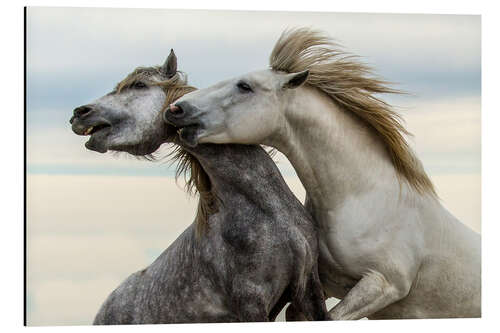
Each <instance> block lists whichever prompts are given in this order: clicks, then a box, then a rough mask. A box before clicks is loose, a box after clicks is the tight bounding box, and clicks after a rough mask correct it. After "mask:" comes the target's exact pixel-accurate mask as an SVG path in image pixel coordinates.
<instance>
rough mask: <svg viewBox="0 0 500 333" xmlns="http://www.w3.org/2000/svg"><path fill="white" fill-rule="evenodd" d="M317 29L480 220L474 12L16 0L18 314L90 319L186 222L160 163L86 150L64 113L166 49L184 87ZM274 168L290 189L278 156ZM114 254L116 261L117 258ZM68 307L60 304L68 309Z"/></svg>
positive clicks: (445, 190)
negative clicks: (23, 181) (22, 176)
mask: <svg viewBox="0 0 500 333" xmlns="http://www.w3.org/2000/svg"><path fill="white" fill-rule="evenodd" d="M295 26H310V27H313V28H316V29H320V30H323V31H325V32H326V33H328V34H329V35H330V36H332V37H333V38H335V39H336V40H337V41H339V42H340V43H341V44H342V45H343V46H344V47H345V49H346V50H348V51H350V52H352V53H353V54H356V55H359V56H361V57H362V58H361V59H362V60H363V61H364V62H366V63H368V64H370V65H372V67H374V68H375V69H376V72H377V73H378V74H380V75H381V76H382V77H384V78H385V79H387V80H388V81H391V82H395V83H397V85H396V87H397V88H400V89H403V90H405V91H407V92H408V93H409V94H408V95H404V96H398V97H393V96H391V97H390V98H386V100H387V101H389V102H391V103H393V104H395V105H397V107H398V109H397V110H398V111H399V112H400V113H401V114H402V115H403V116H404V119H405V120H406V125H407V128H408V129H409V130H410V131H411V132H412V133H413V134H414V137H412V138H411V139H410V143H411V145H412V146H413V147H414V149H415V151H416V152H417V155H418V156H419V157H420V158H421V160H422V162H423V164H424V167H425V169H426V171H427V172H428V173H429V175H430V177H431V179H432V180H433V181H434V183H435V185H436V188H437V191H438V194H439V195H440V197H441V199H442V202H443V204H444V205H445V207H447V208H448V209H449V210H450V211H451V212H452V213H453V214H455V215H456V216H457V217H458V218H459V219H461V220H462V221H463V222H464V223H465V224H467V225H468V226H470V227H471V228H472V229H474V230H476V231H478V232H480V230H481V215H480V212H481V210H480V207H481V187H480V184H481V18H480V16H477V15H423V14H419V15H417V14H405V15H402V14H347V13H344V14H339V13H324V12H323V13H300V12H258V11H253V12H250V11H246V12H245V11H238V12H237V11H202V10H197V11H194V10H165V9H147V10H146V9H144V10H141V9H103V8H100V9H92V8H35V7H31V8H28V13H27V47H26V52H27V105H26V112H27V113H26V116H27V161H26V162H27V202H26V205H27V215H26V216H27V226H28V230H27V231H28V237H27V250H28V271H27V273H28V274H27V278H28V283H27V288H28V324H30V325H80V324H90V323H91V322H92V320H93V316H94V315H95V313H96V312H97V310H98V307H99V306H100V304H101V303H102V302H103V301H104V299H105V298H106V296H107V295H108V294H109V293H110V292H111V291H112V290H113V289H114V288H115V287H116V286H118V284H119V283H120V282H121V281H122V280H123V279H125V278H126V277H127V276H128V275H129V274H131V273H133V272H135V271H137V270H139V269H142V268H144V267H145V266H147V265H148V264H149V263H151V262H152V260H154V259H155V258H156V257H157V256H158V255H159V254H160V253H161V251H162V250H164V249H165V248H166V247H167V246H168V245H169V244H170V243H171V242H172V240H174V239H175V238H176V237H177V235H179V234H180V232H181V231H183V230H184V229H185V228H186V227H187V226H188V225H189V224H190V223H191V221H192V219H193V216H194V213H195V206H196V198H190V197H189V196H188V195H187V194H185V193H184V191H183V189H182V185H183V184H182V180H180V181H179V183H178V184H176V183H175V181H174V179H173V167H172V166H169V164H168V163H166V162H156V163H152V162H146V161H138V160H137V159H135V158H133V157H130V156H127V155H125V154H120V155H118V156H116V155H113V154H98V153H96V152H91V151H88V150H86V149H85V148H84V146H83V144H84V142H85V140H86V139H85V138H82V137H78V136H76V135H74V134H73V133H72V131H71V128H70V125H69V122H68V121H69V118H70V116H71V113H72V110H73V109H74V108H75V107H77V106H79V105H82V104H86V103H89V102H91V101H92V100H94V99H96V98H97V97H99V96H102V95H104V94H106V93H107V92H109V91H111V89H112V88H113V87H114V85H115V84H116V83H117V82H118V81H120V80H121V79H122V78H123V77H125V76H126V74H128V73H129V72H130V71H132V70H133V69H134V68H135V67H137V66H151V65H158V64H161V63H163V61H164V60H165V58H166V56H167V55H168V52H169V51H170V48H174V50H175V52H176V54H177V57H178V66H179V69H180V70H182V71H184V72H185V73H187V75H188V78H189V82H190V84H192V85H194V86H196V87H200V88H202V87H207V86H209V85H211V84H213V83H216V82H218V81H220V80H223V79H226V78H229V77H232V76H235V75H238V74H242V73H245V72H249V71H252V70H256V69H261V68H266V67H267V66H268V56H269V53H270V52H271V49H272V47H273V45H274V43H275V41H276V40H277V38H278V37H279V35H280V34H281V32H282V31H283V30H284V29H285V28H288V27H295ZM278 160H279V163H278V166H279V167H280V170H281V171H282V173H283V175H284V176H285V179H286V181H287V183H288V184H289V186H290V187H291V188H292V190H293V191H294V193H296V195H297V197H299V199H301V200H302V199H303V198H304V190H303V188H302V186H301V185H300V182H299V181H298V179H297V177H296V175H295V173H294V171H293V168H292V167H291V166H290V164H289V163H288V161H286V158H284V157H283V156H281V155H280V156H278ZM125 258H126V259H125ZM69 305H71V306H69Z"/></svg>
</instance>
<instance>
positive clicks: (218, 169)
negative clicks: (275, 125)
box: [186, 144, 292, 207]
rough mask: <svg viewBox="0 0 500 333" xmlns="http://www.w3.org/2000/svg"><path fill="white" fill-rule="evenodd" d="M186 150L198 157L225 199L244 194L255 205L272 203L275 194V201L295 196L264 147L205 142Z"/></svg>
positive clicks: (213, 188)
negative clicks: (271, 198) (287, 196)
mask: <svg viewBox="0 0 500 333" xmlns="http://www.w3.org/2000/svg"><path fill="white" fill-rule="evenodd" d="M186 150H188V151H189V152H190V153H191V154H193V155H194V156H195V157H196V158H197V159H198V161H199V162H200V164H201V166H202V167H203V170H204V171H205V172H206V173H207V175H208V177H209V178H210V182H211V191H212V193H213V194H214V195H215V197H216V198H218V199H220V200H221V201H222V202H233V201H235V200H240V199H241V197H242V196H243V197H246V198H249V199H250V201H252V202H253V203H254V204H257V205H262V206H268V204H270V203H271V202H268V201H272V200H269V198H270V197H271V196H273V194H275V196H274V199H273V200H274V201H279V199H280V198H281V197H282V196H283V195H286V194H288V195H292V194H291V192H290V190H289V189H288V187H287V186H286V184H285V182H284V180H283V178H282V177H281V174H280V173H279V171H278V169H277V167H276V165H275V163H274V162H273V161H272V159H271V157H270V156H269V155H268V154H267V153H266V152H265V151H264V149H262V148H261V147H260V146H250V145H232V144H224V145H217V144H201V145H198V146H197V147H195V148H188V147H186ZM265 198H267V199H265ZM266 200H267V201H266ZM225 206H226V207H230V205H225Z"/></svg>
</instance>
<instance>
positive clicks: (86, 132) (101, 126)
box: [83, 124, 111, 135]
mask: <svg viewBox="0 0 500 333" xmlns="http://www.w3.org/2000/svg"><path fill="white" fill-rule="evenodd" d="M110 127H111V125H109V124H99V125H95V126H89V127H87V128H86V129H85V130H84V131H83V135H92V134H94V133H97V132H99V131H100V130H103V129H105V128H110Z"/></svg>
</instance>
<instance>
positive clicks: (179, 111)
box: [167, 102, 184, 116]
mask: <svg viewBox="0 0 500 333" xmlns="http://www.w3.org/2000/svg"><path fill="white" fill-rule="evenodd" d="M167 111H168V112H169V113H171V114H173V115H176V116H182V115H183V114H184V109H183V108H182V102H181V103H179V105H175V104H174V103H172V104H170V105H169V106H168V109H167Z"/></svg>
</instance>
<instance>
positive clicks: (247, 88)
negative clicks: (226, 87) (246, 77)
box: [236, 81, 253, 93]
mask: <svg viewBox="0 0 500 333" xmlns="http://www.w3.org/2000/svg"><path fill="white" fill-rule="evenodd" d="M236 86H237V87H238V89H239V90H240V92H242V93H249V92H253V90H252V87H250V86H249V85H248V83H246V82H243V81H240V82H238V84H237V85H236Z"/></svg>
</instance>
